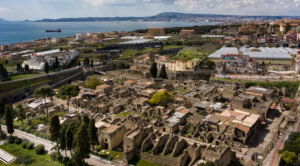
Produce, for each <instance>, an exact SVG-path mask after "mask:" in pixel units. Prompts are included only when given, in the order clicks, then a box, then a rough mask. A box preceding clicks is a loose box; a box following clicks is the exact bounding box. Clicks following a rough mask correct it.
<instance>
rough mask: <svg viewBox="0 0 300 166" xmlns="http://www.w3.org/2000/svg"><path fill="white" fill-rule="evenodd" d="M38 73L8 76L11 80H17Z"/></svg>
mask: <svg viewBox="0 0 300 166" xmlns="http://www.w3.org/2000/svg"><path fill="white" fill-rule="evenodd" d="M37 75H38V74H19V75H15V76H12V77H10V78H11V79H12V80H18V79H23V78H30V77H34V76H37Z"/></svg>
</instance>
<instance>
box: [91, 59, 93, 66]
mask: <svg viewBox="0 0 300 166" xmlns="http://www.w3.org/2000/svg"><path fill="white" fill-rule="evenodd" d="M91 67H94V59H92V60H91Z"/></svg>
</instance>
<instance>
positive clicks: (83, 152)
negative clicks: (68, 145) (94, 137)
mask: <svg viewBox="0 0 300 166" xmlns="http://www.w3.org/2000/svg"><path fill="white" fill-rule="evenodd" d="M88 140H89V136H88V132H87V127H86V125H85V123H84V122H83V123H81V125H80V127H79V129H78V131H77V132H76V136H75V143H76V144H75V145H76V147H75V153H79V155H80V158H81V159H82V161H83V163H84V158H86V157H88V155H89V153H90V143H89V141H88Z"/></svg>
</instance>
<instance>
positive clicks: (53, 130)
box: [50, 115, 98, 166]
mask: <svg viewBox="0 0 300 166" xmlns="http://www.w3.org/2000/svg"><path fill="white" fill-rule="evenodd" d="M78 119H79V122H73V123H70V124H65V125H62V126H61V125H60V123H59V117H58V116H57V115H55V116H53V117H52V118H51V122H50V135H51V140H52V141H55V142H56V143H57V146H56V148H57V152H58V153H60V150H64V151H65V153H67V150H69V151H70V153H71V155H72V163H73V164H74V165H78V166H81V165H84V163H85V158H88V157H89V153H90V152H91V148H92V149H94V146H95V145H97V144H98V138H97V128H96V127H95V121H94V119H89V117H88V116H83V117H81V116H78Z"/></svg>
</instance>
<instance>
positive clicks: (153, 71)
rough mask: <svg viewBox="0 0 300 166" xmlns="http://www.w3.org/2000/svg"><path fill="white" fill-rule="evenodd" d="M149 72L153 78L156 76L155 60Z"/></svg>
mask: <svg viewBox="0 0 300 166" xmlns="http://www.w3.org/2000/svg"><path fill="white" fill-rule="evenodd" d="M150 74H151V76H152V77H153V78H156V77H157V64H156V63H155V62H154V63H153V64H152V66H151V69H150Z"/></svg>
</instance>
